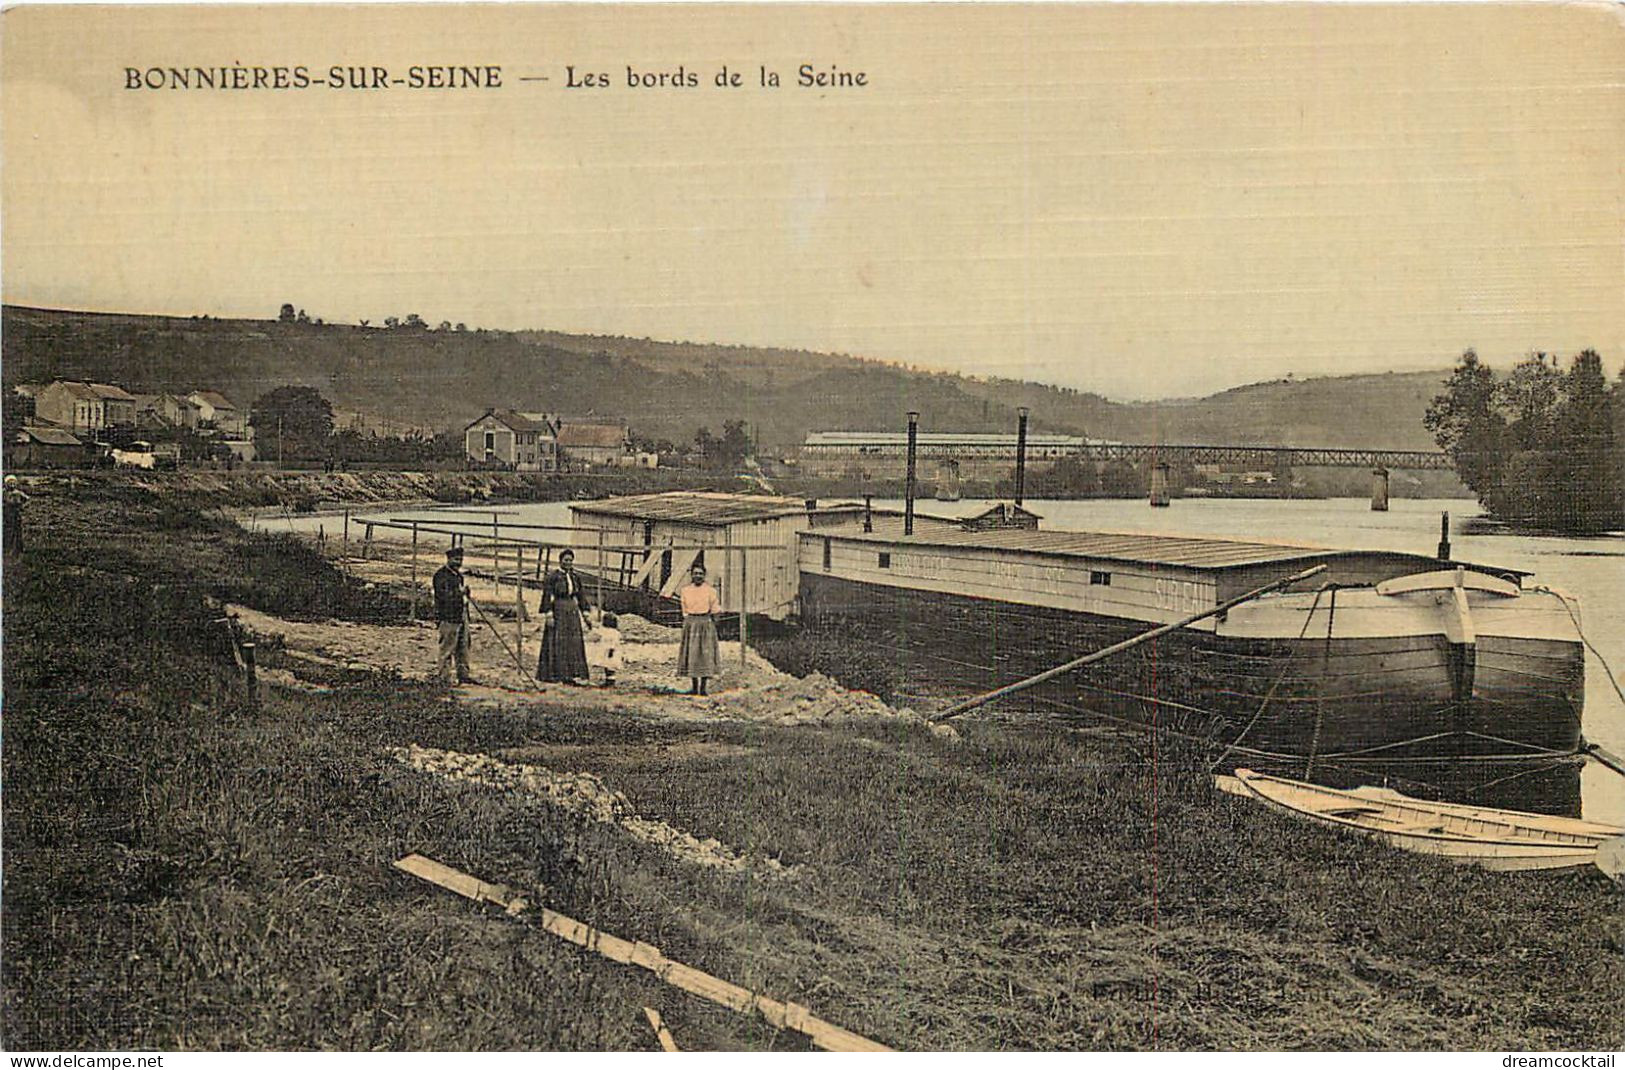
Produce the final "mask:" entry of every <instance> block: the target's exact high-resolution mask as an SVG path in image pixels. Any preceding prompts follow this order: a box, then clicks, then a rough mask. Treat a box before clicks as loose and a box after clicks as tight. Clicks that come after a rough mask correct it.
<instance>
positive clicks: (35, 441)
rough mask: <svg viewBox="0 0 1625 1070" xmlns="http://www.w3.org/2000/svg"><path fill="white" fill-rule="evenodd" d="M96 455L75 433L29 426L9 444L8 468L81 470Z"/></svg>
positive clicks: (7, 448) (13, 437) (7, 450)
mask: <svg viewBox="0 0 1625 1070" xmlns="http://www.w3.org/2000/svg"><path fill="white" fill-rule="evenodd" d="M95 456H96V455H95V453H94V452H93V451H91V450H89V449H87V448H86V447H85V444H84V443H83V442H81V441H79V437H78V436H77V435H75V434H74V433H73V432H72V431H68V430H66V429H64V428H60V427H42V426H39V425H36V424H30V425H28V426H26V427H24V428H23V429H22V430H20V431H18V432H17V433H16V434H15V435H13V436H12V438H11V441H9V442H7V443H6V465H7V467H11V468H82V467H86V466H88V465H90V464H91V463H92V462H93V461H94V459H95Z"/></svg>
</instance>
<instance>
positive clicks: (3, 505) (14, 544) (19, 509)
mask: <svg viewBox="0 0 1625 1070" xmlns="http://www.w3.org/2000/svg"><path fill="white" fill-rule="evenodd" d="M5 484H6V488H5V500H4V501H0V520H3V521H4V525H5V536H6V538H5V551H6V553H8V554H15V553H21V552H22V548H23V506H24V505H25V504H27V502H28V495H27V494H24V493H23V488H22V486H21V484H19V483H18V482H17V477H16V476H7V477H6V480H5Z"/></svg>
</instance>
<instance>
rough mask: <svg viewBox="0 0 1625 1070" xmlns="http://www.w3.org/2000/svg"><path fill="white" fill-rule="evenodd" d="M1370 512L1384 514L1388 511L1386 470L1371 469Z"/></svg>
mask: <svg viewBox="0 0 1625 1070" xmlns="http://www.w3.org/2000/svg"><path fill="white" fill-rule="evenodd" d="M1371 511H1372V512H1373V513H1386V512H1387V511H1388V469H1386V468H1373V469H1372V470H1371Z"/></svg>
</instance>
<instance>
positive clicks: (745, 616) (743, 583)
mask: <svg viewBox="0 0 1625 1070" xmlns="http://www.w3.org/2000/svg"><path fill="white" fill-rule="evenodd" d="M749 560H750V551H749V550H746V549H745V548H744V547H740V549H739V668H740V670H741V671H743V670H744V669H745V667H746V665H747V664H748V662H747V661H746V658H745V652H746V651H747V650H749V649H750V612H749V610H750V606H748V605H747V604H746V602H747V600H748V597H749V592H750V584H749V582H748V579H749V577H748V574H747V571H746V562H748V561H749Z"/></svg>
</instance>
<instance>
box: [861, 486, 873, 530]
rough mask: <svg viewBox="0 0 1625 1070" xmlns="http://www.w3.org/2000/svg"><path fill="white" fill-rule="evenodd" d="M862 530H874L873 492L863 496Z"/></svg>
mask: <svg viewBox="0 0 1625 1070" xmlns="http://www.w3.org/2000/svg"><path fill="white" fill-rule="evenodd" d="M863 530H864V531H866V532H869V531H873V530H875V496H874V495H873V494H865V495H864V496H863Z"/></svg>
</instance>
